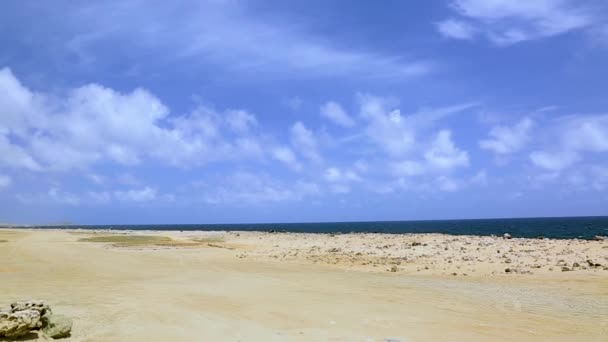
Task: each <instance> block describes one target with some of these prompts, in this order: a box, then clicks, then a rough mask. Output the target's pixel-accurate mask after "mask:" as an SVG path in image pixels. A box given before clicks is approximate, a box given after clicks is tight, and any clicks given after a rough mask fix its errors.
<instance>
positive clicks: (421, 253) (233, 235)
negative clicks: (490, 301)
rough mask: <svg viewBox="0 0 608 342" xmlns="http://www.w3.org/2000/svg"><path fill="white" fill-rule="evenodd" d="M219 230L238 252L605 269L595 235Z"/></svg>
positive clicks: (420, 269) (601, 242) (481, 267)
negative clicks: (534, 236) (561, 237)
mask: <svg viewBox="0 0 608 342" xmlns="http://www.w3.org/2000/svg"><path fill="white" fill-rule="evenodd" d="M201 234H203V235H204V234H205V233H201ZM224 236H225V243H227V244H233V245H236V246H241V250H242V251H241V252H238V253H237V257H239V258H264V259H270V260H282V261H296V262H311V263H318V264H329V265H336V266H339V267H346V268H350V269H361V270H369V271H390V272H408V273H422V274H441V275H454V276H467V275H514V274H522V275H533V274H552V273H562V272H573V273H604V274H606V275H608V241H606V240H605V239H599V238H598V239H597V240H579V239H572V240H557V239H545V238H538V239H524V238H512V237H511V236H510V235H508V234H505V236H501V237H497V236H471V235H461V236H457V235H445V234H299V233H259V232H230V233H225V234H224ZM237 250H238V248H237Z"/></svg>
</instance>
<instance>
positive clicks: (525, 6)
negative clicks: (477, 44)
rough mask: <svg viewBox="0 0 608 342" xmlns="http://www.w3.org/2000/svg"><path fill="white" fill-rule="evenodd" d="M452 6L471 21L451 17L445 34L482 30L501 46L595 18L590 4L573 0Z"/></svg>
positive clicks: (468, 0) (471, 0)
mask: <svg viewBox="0 0 608 342" xmlns="http://www.w3.org/2000/svg"><path fill="white" fill-rule="evenodd" d="M451 8H452V9H453V10H454V11H455V12H456V13H457V14H459V15H460V16H461V17H462V18H466V19H468V20H469V23H470V24H468V26H467V28H466V29H463V28H462V27H460V26H459V25H458V23H461V20H460V19H448V20H446V21H444V22H443V23H444V25H443V26H441V25H438V29H439V31H440V32H441V33H442V34H443V35H446V36H451V37H453V38H457V39H469V38H471V37H472V32H473V31H479V32H481V33H483V35H484V36H485V37H486V38H487V39H489V40H490V41H491V42H493V43H494V44H496V45H499V46H504V45H510V44H515V43H518V42H523V41H527V40H534V39H540V38H544V37H551V36H555V35H559V34H563V33H566V32H569V31H573V30H577V29H583V28H588V27H590V26H592V25H593V24H594V21H595V18H594V16H593V15H591V14H590V13H589V12H590V11H589V9H588V8H585V7H583V6H581V4H580V3H579V2H576V1H570V0H536V1H504V0H453V1H452V2H451ZM450 20H452V21H453V23H451V24H450ZM449 32H452V33H455V34H452V35H450V34H449Z"/></svg>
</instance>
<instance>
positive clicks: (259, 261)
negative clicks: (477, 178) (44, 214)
mask: <svg viewBox="0 0 608 342" xmlns="http://www.w3.org/2000/svg"><path fill="white" fill-rule="evenodd" d="M131 234H133V233H131ZM145 234H147V235H155V236H165V237H171V239H160V240H158V239H157V240H154V241H146V240H145V239H144V240H137V241H130V242H127V243H122V244H121V243H120V242H116V241H120V239H118V240H115V241H113V242H112V243H102V242H83V241H79V239H81V238H87V237H90V236H95V237H97V238H99V237H101V240H103V239H104V237H105V236H107V235H108V234H107V233H104V232H100V233H97V234H95V235H91V234H89V233H74V232H68V231H32V230H13V231H8V230H0V240H7V242H0V305H2V304H8V303H10V302H11V301H14V300H18V299H29V298H39V299H45V300H47V301H48V302H49V303H50V304H51V305H52V307H53V308H54V311H55V312H58V313H63V314H66V315H68V316H71V317H73V318H74V330H73V337H72V340H77V341H384V340H385V339H394V340H399V341H490V340H491V341H518V342H519V341H606V338H607V336H608V271H606V270H604V269H603V267H587V266H585V267H586V269H583V264H582V262H586V260H585V259H586V258H593V259H594V260H593V262H594V263H600V264H606V265H608V262H607V261H608V260H607V259H606V258H607V257H608V248H606V247H607V246H608V242H605V241H604V242H598V241H588V242H587V241H585V242H582V241H553V240H520V239H513V240H503V239H492V238H479V237H458V238H457V237H453V236H446V235H404V236H384V235H371V234H369V235H340V236H334V237H330V236H327V235H306V234H265V233H239V234H236V233H203V232H201V233H193V232H183V233H180V232H171V233H167V232H147V233H145ZM137 235H141V233H137ZM192 239H195V240H196V241H193V240H192ZM411 242H420V245H417V246H411ZM425 243H426V244H427V245H426V246H424V244H425ZM150 244H153V245H150ZM154 244H156V245H158V246H156V245H154ZM408 244H409V245H408ZM446 244H447V247H448V250H445V246H446ZM480 244H481V245H480ZM461 247H465V250H462V249H461ZM477 248H479V250H477ZM498 249H501V253H503V252H505V251H506V252H507V253H508V256H507V258H509V259H511V261H510V262H509V263H504V262H503V261H504V260H502V259H505V258H504V257H501V256H494V254H500V253H497V250H498ZM372 252H373V253H375V254H371V253H372ZM358 253H359V254H358ZM537 254H538V255H537ZM463 257H466V259H471V260H463V259H462V258H463ZM449 258H451V259H449ZM498 258H501V259H498ZM546 259H549V260H546ZM579 259H583V260H579ZM399 260H401V262H400V264H397V263H398V262H399ZM448 260H452V263H448V262H447V261H448ZM560 260H564V261H563V263H573V262H578V263H580V264H581V266H579V267H575V270H574V271H568V272H562V271H561V266H554V265H551V266H550V265H549V264H551V263H560ZM533 263H538V264H539V265H540V268H535V267H531V266H526V265H528V264H533ZM374 265H375V266H374ZM392 266H396V268H397V269H396V272H389V271H387V269H390V267H392ZM425 266H426V267H427V268H428V269H425ZM457 266H460V268H456V267H457ZM505 267H512V268H513V269H518V270H520V273H514V272H513V273H509V274H506V273H505V272H504V268H505ZM550 267H554V270H549V268H550ZM419 269H420V270H419ZM528 270H531V271H532V272H533V273H532V274H528V273H527V272H526V271H528ZM452 273H457V276H453V275H452ZM464 273H467V275H466V276H465V275H464Z"/></svg>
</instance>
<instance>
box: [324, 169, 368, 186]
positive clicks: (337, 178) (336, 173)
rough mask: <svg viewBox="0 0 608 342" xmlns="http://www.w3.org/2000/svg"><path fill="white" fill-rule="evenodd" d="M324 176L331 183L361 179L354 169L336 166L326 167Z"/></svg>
mask: <svg viewBox="0 0 608 342" xmlns="http://www.w3.org/2000/svg"><path fill="white" fill-rule="evenodd" d="M324 178H325V180H327V181H328V182H331V183H338V182H358V181H361V177H359V175H358V174H357V173H356V172H355V171H352V170H341V169H339V168H337V167H329V168H327V169H326V170H325V174H324Z"/></svg>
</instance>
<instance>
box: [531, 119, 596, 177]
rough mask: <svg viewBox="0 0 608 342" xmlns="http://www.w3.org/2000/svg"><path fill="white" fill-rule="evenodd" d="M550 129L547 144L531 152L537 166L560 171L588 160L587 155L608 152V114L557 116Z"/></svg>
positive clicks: (532, 159)
mask: <svg viewBox="0 0 608 342" xmlns="http://www.w3.org/2000/svg"><path fill="white" fill-rule="evenodd" d="M547 131H548V132H549V136H548V139H549V141H550V142H548V143H547V146H546V147H545V148H544V149H543V148H541V149H538V150H535V151H533V152H532V153H530V160H531V161H532V163H533V164H534V165H536V166H538V167H541V168H544V169H547V170H552V171H558V170H562V169H566V168H568V167H570V166H572V165H574V164H576V163H577V162H579V161H583V160H585V156H586V155H588V154H598V153H599V154H601V153H606V152H608V115H595V116H582V115H581V116H571V117H565V118H561V119H557V120H556V121H555V123H553V125H552V126H548V128H547Z"/></svg>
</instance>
